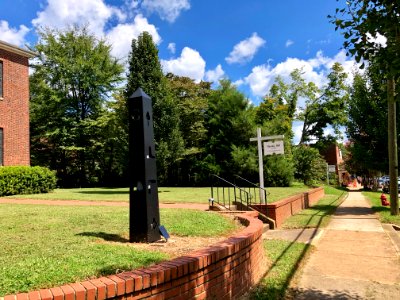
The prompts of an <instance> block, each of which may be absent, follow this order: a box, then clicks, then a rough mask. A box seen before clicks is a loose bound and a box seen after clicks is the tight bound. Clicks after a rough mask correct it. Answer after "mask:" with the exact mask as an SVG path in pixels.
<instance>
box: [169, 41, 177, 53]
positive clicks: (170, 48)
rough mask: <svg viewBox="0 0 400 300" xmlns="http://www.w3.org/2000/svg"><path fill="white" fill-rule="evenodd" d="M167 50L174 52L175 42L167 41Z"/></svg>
mask: <svg viewBox="0 0 400 300" xmlns="http://www.w3.org/2000/svg"><path fill="white" fill-rule="evenodd" d="M168 50H169V51H170V52H171V53H172V54H175V51H176V45H175V43H169V44H168Z"/></svg>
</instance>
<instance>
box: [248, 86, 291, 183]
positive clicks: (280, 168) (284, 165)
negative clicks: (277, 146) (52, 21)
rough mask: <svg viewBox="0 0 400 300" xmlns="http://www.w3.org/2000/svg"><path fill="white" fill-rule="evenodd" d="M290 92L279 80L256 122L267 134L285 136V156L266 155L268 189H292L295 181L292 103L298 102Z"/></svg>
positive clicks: (256, 113)
mask: <svg viewBox="0 0 400 300" xmlns="http://www.w3.org/2000/svg"><path fill="white" fill-rule="evenodd" d="M287 91H288V86H287V85H285V83H284V82H283V81H282V79H281V78H278V79H277V81H276V83H275V84H274V85H273V86H272V88H271V90H270V92H269V94H268V95H267V96H266V97H264V99H263V102H261V103H260V105H259V106H258V107H257V108H256V112H255V119H256V123H257V124H258V125H259V126H262V128H263V129H264V132H265V133H264V135H284V148H285V154H283V155H272V156H270V155H269V156H264V177H265V178H264V179H265V181H264V182H265V185H266V186H290V185H291V183H292V181H293V174H294V168H293V161H292V150H291V149H292V145H291V140H292V138H293V131H292V121H293V117H294V116H293V114H294V110H293V109H292V104H293V103H297V98H296V97H297V96H296V95H294V94H292V95H290V96H289V95H287ZM294 105H296V104H294Z"/></svg>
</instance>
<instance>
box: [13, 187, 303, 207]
mask: <svg viewBox="0 0 400 300" xmlns="http://www.w3.org/2000/svg"><path fill="white" fill-rule="evenodd" d="M308 189H310V188H309V187H307V186H305V185H303V184H299V183H296V184H294V185H293V186H292V187H289V188H282V187H271V188H267V191H268V192H269V193H270V194H269V195H268V199H267V201H268V203H270V202H275V201H277V200H279V199H283V198H285V197H288V196H292V195H295V194H297V193H301V192H305V191H307V190H308ZM210 195H211V191H210V188H209V187H160V188H158V196H159V201H160V203H169V202H173V203H205V204H207V203H208V199H209V198H210ZM8 198H18V199H44V200H83V201H122V202H124V201H125V202H127V201H129V188H82V189H80V188H77V189H55V190H54V191H53V192H51V193H47V194H33V195H15V196H9V197H8Z"/></svg>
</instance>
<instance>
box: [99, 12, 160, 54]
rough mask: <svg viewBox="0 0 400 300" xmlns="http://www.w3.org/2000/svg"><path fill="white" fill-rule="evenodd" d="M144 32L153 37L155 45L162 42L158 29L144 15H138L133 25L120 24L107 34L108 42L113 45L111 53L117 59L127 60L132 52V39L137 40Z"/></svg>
mask: <svg viewBox="0 0 400 300" xmlns="http://www.w3.org/2000/svg"><path fill="white" fill-rule="evenodd" d="M143 31H147V32H148V33H149V34H150V35H151V36H152V37H153V41H154V43H156V44H159V43H160V42H161V37H160V36H159V34H158V32H157V29H156V27H155V26H154V25H152V24H149V23H148V21H147V19H146V18H144V17H143V16H142V15H137V16H136V17H135V19H134V20H133V23H130V24H118V25H117V26H115V27H114V28H112V29H111V30H110V31H109V32H108V33H107V34H106V36H107V41H108V42H109V43H110V44H111V45H112V51H111V53H112V54H113V55H114V56H115V57H118V58H126V57H127V56H128V54H129V51H130V50H131V42H132V39H134V38H135V39H137V38H138V36H139V35H140V34H141V33H142V32H143Z"/></svg>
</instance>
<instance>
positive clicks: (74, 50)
mask: <svg viewBox="0 0 400 300" xmlns="http://www.w3.org/2000/svg"><path fill="white" fill-rule="evenodd" d="M35 50H36V52H37V53H38V54H39V55H38V57H37V60H36V61H34V64H33V65H32V67H33V69H34V73H33V74H32V75H31V79H30V80H31V140H32V141H31V143H32V158H33V162H34V163H38V164H41V165H46V166H48V167H50V168H52V169H55V170H57V172H58V175H59V178H60V179H61V182H62V184H66V185H80V186H84V185H87V184H89V183H90V182H91V181H92V180H93V179H94V177H95V175H94V174H95V172H96V168H97V167H96V166H97V161H98V158H99V157H98V153H97V151H96V147H97V146H96V143H97V140H98V138H99V136H98V134H99V130H98V128H99V126H98V125H99V124H98V121H99V118H100V116H101V115H102V113H103V112H104V109H105V102H106V100H107V99H109V97H110V94H111V92H112V91H113V90H115V89H116V85H117V84H118V83H119V82H120V81H121V74H122V70H123V69H122V66H121V65H120V64H119V63H118V61H117V60H116V59H115V58H113V57H112V56H111V54H110V50H111V48H110V46H109V45H108V44H107V43H106V42H105V41H103V40H98V39H97V38H95V36H93V35H91V34H90V33H89V32H88V31H87V29H86V28H85V27H83V28H80V27H73V28H71V29H68V30H65V31H59V30H50V29H46V30H43V31H41V32H40V39H39V42H38V44H37V45H36V46H35Z"/></svg>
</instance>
